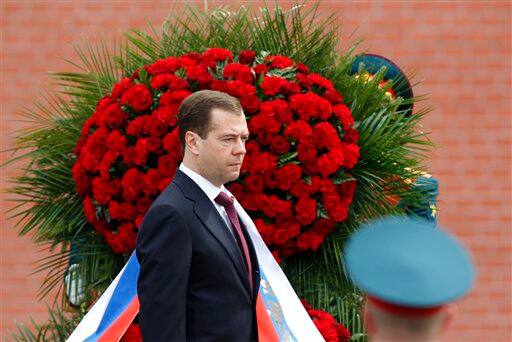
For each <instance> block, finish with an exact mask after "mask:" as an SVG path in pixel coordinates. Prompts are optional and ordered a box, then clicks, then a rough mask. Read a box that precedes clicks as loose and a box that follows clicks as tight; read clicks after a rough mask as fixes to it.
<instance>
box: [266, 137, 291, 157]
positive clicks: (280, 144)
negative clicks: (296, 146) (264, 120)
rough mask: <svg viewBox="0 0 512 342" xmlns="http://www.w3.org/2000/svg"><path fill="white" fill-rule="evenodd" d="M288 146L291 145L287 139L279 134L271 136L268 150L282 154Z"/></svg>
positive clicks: (286, 150)
mask: <svg viewBox="0 0 512 342" xmlns="http://www.w3.org/2000/svg"><path fill="white" fill-rule="evenodd" d="M290 146H291V145H290V143H289V142H288V140H286V139H285V138H283V137H282V136H280V135H276V136H274V137H273V138H272V142H271V143H270V150H271V151H272V152H274V153H276V154H283V153H286V152H288V150H289V149H290Z"/></svg>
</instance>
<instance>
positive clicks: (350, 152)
mask: <svg viewBox="0 0 512 342" xmlns="http://www.w3.org/2000/svg"><path fill="white" fill-rule="evenodd" d="M343 155H344V163H343V165H344V166H345V167H346V168H347V170H350V169H352V168H353V167H354V166H355V165H356V164H357V161H358V160H359V146H357V145H356V144H343Z"/></svg>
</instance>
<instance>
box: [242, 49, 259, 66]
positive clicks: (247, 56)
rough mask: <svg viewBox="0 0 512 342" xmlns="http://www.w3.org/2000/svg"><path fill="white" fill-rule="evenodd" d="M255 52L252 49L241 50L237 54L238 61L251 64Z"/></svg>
mask: <svg viewBox="0 0 512 342" xmlns="http://www.w3.org/2000/svg"><path fill="white" fill-rule="evenodd" d="M255 57H256V53H255V52H254V51H252V50H242V51H240V53H239V54H238V61H239V62H240V63H242V64H251V63H252V62H254V58H255Z"/></svg>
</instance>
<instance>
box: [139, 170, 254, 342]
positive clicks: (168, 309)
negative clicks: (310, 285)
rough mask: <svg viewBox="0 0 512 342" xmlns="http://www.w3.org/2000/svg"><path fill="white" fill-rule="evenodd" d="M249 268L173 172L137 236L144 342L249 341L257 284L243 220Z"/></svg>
mask: <svg viewBox="0 0 512 342" xmlns="http://www.w3.org/2000/svg"><path fill="white" fill-rule="evenodd" d="M240 224H241V226H242V230H243V232H244V235H245V237H246V240H247V244H248V247H249V251H250V254H251V260H252V264H253V267H252V269H253V270H254V271H253V275H252V277H253V283H254V284H255V286H254V289H253V290H252V291H251V289H250V284H249V279H248V276H247V267H246V266H245V264H244V259H243V256H242V253H241V251H240V249H239V248H238V245H237V243H236V240H235V239H234V237H233V235H232V234H231V233H230V232H229V230H228V229H229V228H228V227H227V225H226V223H225V221H224V220H223V219H222V217H221V216H220V214H219V212H218V211H217V209H216V208H215V206H214V205H213V203H212V202H211V201H210V199H209V198H208V197H207V196H206V194H205V193H204V191H203V190H201V188H199V186H198V185H197V184H196V183H195V182H194V181H193V180H192V179H190V178H189V177H188V176H187V175H185V174H184V173H183V172H181V171H180V170H178V171H177V172H176V176H175V178H174V180H173V182H172V183H170V184H169V186H168V187H167V188H166V189H165V190H164V191H163V192H162V193H161V194H160V196H158V198H157V199H156V200H155V201H154V202H153V204H152V205H151V207H150V208H149V210H148V212H147V213H146V215H145V216H144V220H143V222H142V226H141V228H140V231H139V234H138V237H137V246H136V253H137V258H138V260H139V263H140V274H139V278H138V281H137V292H138V297H139V301H140V312H139V322H140V327H141V330H142V337H143V339H144V341H237V342H238V341H254V340H257V327H256V309H255V308H256V305H255V303H256V297H257V291H258V285H259V282H260V277H259V271H258V262H257V258H256V254H255V251H254V246H253V244H252V242H251V239H250V237H249V235H248V234H247V230H246V228H245V227H244V226H243V223H242V222H240Z"/></svg>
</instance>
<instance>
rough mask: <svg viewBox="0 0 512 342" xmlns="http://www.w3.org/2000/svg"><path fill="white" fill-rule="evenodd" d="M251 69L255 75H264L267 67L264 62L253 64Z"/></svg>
mask: <svg viewBox="0 0 512 342" xmlns="http://www.w3.org/2000/svg"><path fill="white" fill-rule="evenodd" d="M252 69H253V70H254V72H255V73H256V74H257V75H262V74H263V75H265V74H266V73H267V71H268V67H267V66H266V65H265V64H258V65H255V66H254V67H253V68H252Z"/></svg>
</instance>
